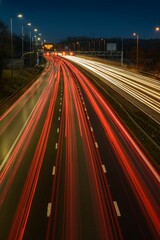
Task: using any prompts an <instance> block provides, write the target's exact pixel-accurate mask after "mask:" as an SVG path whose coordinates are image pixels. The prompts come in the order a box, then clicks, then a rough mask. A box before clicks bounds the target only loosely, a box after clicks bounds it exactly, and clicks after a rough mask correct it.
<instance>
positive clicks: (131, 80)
mask: <svg viewBox="0 0 160 240" xmlns="http://www.w3.org/2000/svg"><path fill="white" fill-rule="evenodd" d="M64 58H66V59H69V60H71V61H73V62H75V63H77V64H79V65H81V66H83V67H84V68H85V69H88V70H90V71H91V72H92V73H94V74H96V75H97V76H100V77H101V78H100V80H101V81H103V82H104V83H105V84H107V83H111V84H113V85H114V86H115V87H118V88H119V89H121V90H123V91H124V92H125V93H127V94H129V95H130V96H132V97H133V98H134V99H136V100H138V101H139V102H140V103H143V104H144V105H145V106H147V107H149V108H150V109H152V110H154V111H155V112H157V113H160V83H159V81H158V80H155V79H151V78H149V77H145V76H142V75H140V74H136V73H132V72H129V71H124V70H121V69H119V68H116V67H111V66H108V65H105V64H103V63H97V62H94V61H91V60H86V59H83V58H78V57H75V56H65V57H64ZM123 96H125V97H126V98H127V99H128V97H127V95H123ZM132 103H134V101H133V102H132ZM138 107H140V108H142V106H140V105H138ZM144 111H145V110H144ZM153 118H154V116H153Z"/></svg>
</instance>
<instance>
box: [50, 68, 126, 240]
mask: <svg viewBox="0 0 160 240" xmlns="http://www.w3.org/2000/svg"><path fill="white" fill-rule="evenodd" d="M64 75H67V76H69V73H68V72H67V74H64ZM67 81H69V83H67ZM64 83H65V85H66V88H65V89H66V91H64V92H65V96H64V99H65V104H64V105H63V106H64V108H63V110H62V113H63V117H62V120H63V119H64V120H63V123H64V126H63V125H62V127H61V129H62V130H63V131H62V130H61V131H62V134H60V136H61V138H60V140H59V143H60V144H59V143H58V149H59V151H58V153H59V158H58V160H57V162H58V163H59V165H60V166H63V164H64V167H58V166H59V165H58V166H56V169H58V170H59V169H60V170H59V171H61V173H60V172H59V171H58V170H57V171H56V173H57V174H58V176H57V178H56V179H57V184H56V183H55V182H54V183H53V186H54V188H53V192H52V198H51V201H50V202H51V203H52V206H53V209H52V210H51V211H52V214H51V218H49V223H48V229H47V238H46V239H52V238H57V239H59V238H63V239H79V237H80V236H81V235H83V239H88V237H89V236H90V237H93V236H94V237H96V239H104V238H105V239H107V238H108V236H109V238H110V239H121V233H120V229H119V227H118V226H117V225H118V223H117V220H116V219H117V217H116V215H115V209H114V208H113V203H112V202H110V197H111V196H110V194H109V191H108V192H107V191H104V185H105V186H107V185H106V182H105V180H104V178H103V171H102V167H101V164H100V159H99V157H98V156H99V155H98V153H97V152H98V150H97V145H96V144H95V141H94V140H93V136H92V134H91V130H90V128H89V126H88V122H87V121H88V120H87V118H86V117H85V116H84V113H85V111H86V109H85V108H84V109H83V111H82V107H83V102H81V100H80V99H81V98H80V97H79V94H78V92H77V88H76V86H74V85H75V84H74V82H73V81H72V77H71V76H70V77H69V80H68V79H66V78H64ZM67 84H68V85H67ZM73 97H74V101H73V100H72V99H73ZM73 103H74V104H73ZM75 109H76V111H75ZM62 120H61V121H62ZM76 122H78V126H77V124H76ZM76 126H77V127H76ZM64 134H65V136H66V137H65V139H64V136H63V135H64ZM79 136H80V138H79ZM81 145H82V147H81ZM62 146H64V147H62ZM77 146H78V149H77ZM79 147H80V148H79ZM64 149H65V153H64ZM64 154H65V155H64ZM64 159H65V161H64ZM63 161H64V163H63ZM79 163H80V164H84V165H80V166H81V168H82V167H83V166H84V167H83V168H84V169H83V172H82V173H81V172H80V171H79V168H80V167H79V168H78V167H77V166H78V165H79ZM77 170H78V172H77ZM76 173H77V174H78V176H77V174H76ZM63 174H64V180H62V179H63V178H62V176H63ZM81 174H82V175H83V177H82V175H81ZM84 174H85V175H86V177H85V179H86V183H85V186H87V189H88V190H86V188H85V187H84V181H83V180H84ZM77 178H78V181H77ZM87 179H88V181H87ZM79 183H82V185H81V187H80V185H79ZM61 184H62V185H61ZM57 185H58V186H57ZM88 186H89V187H88ZM102 186H103V187H102ZM75 187H76V188H75ZM79 187H80V188H81V191H82V192H81V191H80V190H79V189H77V188H79ZM106 188H107V187H106ZM61 189H62V191H61ZM63 189H64V190H63ZM74 189H75V191H74ZM105 190H106V189H105ZM57 192H58V194H57ZM106 192H107V193H106ZM77 194H78V196H77ZM57 195H58V196H57ZM106 195H107V196H106ZM62 198H64V200H62ZM81 199H82V200H83V204H82V205H81V203H80V201H81ZM88 199H90V207H89V208H88V211H87V212H86V211H85V212H84V209H86V208H84V201H85V202H86V204H87V203H88ZM102 199H103V200H102ZM61 204H62V205H61ZM79 204H80V210H81V211H82V212H81V211H80V212H79V211H78V212H77V210H78V209H79V207H78V206H79ZM87 206H89V205H87ZM61 211H62V213H61ZM82 213H83V214H84V215H85V218H86V222H85V223H86V224H83V221H82V218H83V220H84V215H83V214H82ZM81 214H82V216H81ZM79 215H80V216H79ZM104 219H105V220H104ZM113 219H114V220H113ZM52 221H53V223H52ZM88 221H90V224H88ZM95 223H96V224H95ZM52 225H53V231H52V233H51V226H52ZM59 226H61V228H59ZM82 226H83V227H82ZM86 226H87V227H86ZM95 226H96V228H95ZM90 227H92V231H91V232H90V231H89V229H90Z"/></svg>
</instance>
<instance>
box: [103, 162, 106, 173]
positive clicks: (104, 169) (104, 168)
mask: <svg viewBox="0 0 160 240" xmlns="http://www.w3.org/2000/svg"><path fill="white" fill-rule="evenodd" d="M102 169H103V172H104V173H106V172H107V171H106V167H105V166H104V164H102Z"/></svg>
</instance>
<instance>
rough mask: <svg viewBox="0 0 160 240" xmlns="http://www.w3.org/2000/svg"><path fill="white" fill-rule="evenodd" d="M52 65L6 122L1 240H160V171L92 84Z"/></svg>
mask: <svg viewBox="0 0 160 240" xmlns="http://www.w3.org/2000/svg"><path fill="white" fill-rule="evenodd" d="M46 58H47V61H48V62H47V66H46V69H45V70H44V72H43V73H42V75H41V76H40V77H39V78H38V79H37V81H36V82H35V83H34V84H33V85H32V86H31V87H30V88H29V89H28V90H27V91H26V92H25V93H24V94H23V95H22V96H21V97H20V98H19V99H18V100H17V101H16V102H15V103H14V104H13V105H12V106H11V107H10V108H9V109H8V110H7V111H6V112H4V113H3V114H2V115H1V117H0V119H1V128H0V133H1V139H0V149H1V151H0V164H1V166H0V168H1V179H0V181H1V182H0V186H1V188H0V239H1V240H17V239H18V240H20V239H24V240H32V239H33V240H50V239H56V240H61V239H65V240H80V239H82V240H88V239H92V240H104V239H107V240H112V239H113V240H115V239H128V240H132V239H133V240H137V239H146V240H152V239H154V240H155V239H157V240H158V239H159V238H160V224H159V220H160V219H159V218H160V205H159V201H160V197H159V196H160V188H159V186H160V184H159V183H160V176H159V174H158V172H157V171H156V170H155V169H154V167H153V166H152V165H151V163H150V159H148V157H147V156H145V154H144V153H143V152H142V150H141V149H140V148H139V147H138V145H137V144H136V143H135V141H134V140H133V139H132V137H131V136H130V135H129V133H128V132H127V130H126V128H125V126H124V125H123V124H122V122H121V120H120V119H119V118H118V116H117V115H116V113H115V112H114V111H113V109H112V108H111V107H110V106H109V104H108V103H107V101H106V100H105V98H104V97H103V96H102V94H101V93H100V92H99V91H98V90H97V89H96V87H95V86H94V85H93V84H92V83H91V82H90V80H89V79H88V78H86V77H85V76H84V75H83V74H82V73H81V72H80V71H79V70H78V69H77V68H76V67H75V66H74V65H72V64H71V63H70V62H68V61H67V60H66V59H64V58H61V57H59V56H57V57H54V56H53V57H52V56H46Z"/></svg>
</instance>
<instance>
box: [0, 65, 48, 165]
mask: <svg viewBox="0 0 160 240" xmlns="http://www.w3.org/2000/svg"><path fill="white" fill-rule="evenodd" d="M51 70H52V69H50V74H49V75H51V74H52V73H53V70H52V72H51ZM43 75H44V74H42V76H41V77H40V78H39V79H38V80H37V81H36V82H35V83H34V85H32V86H31V87H30V88H29V89H28V90H27V92H26V93H25V94H24V95H23V96H21V97H20V98H19V99H18V100H17V101H16V102H15V103H14V104H13V105H12V106H11V107H10V108H9V109H8V110H7V112H5V113H4V114H3V115H2V116H1V124H2V125H1V126H2V127H1V130H0V131H1V136H2V138H1V141H0V147H1V149H2V151H1V160H0V161H1V163H2V161H3V159H4V157H5V156H6V154H7V152H8V151H9V149H10V148H11V146H12V145H13V143H14V141H15V140H16V138H17V136H19V133H20V130H21V131H23V128H24V126H25V125H26V124H27V122H28V121H29V119H30V118H31V116H32V114H33V113H34V111H35V108H36V106H37V105H38V104H39V102H40V101H39V100H40V99H42V98H43V97H44V95H45V92H47V91H48V90H47V86H48V82H47V81H46V75H45V76H43ZM47 75H48V74H47ZM24 106H25V107H24ZM13 126H14V127H13ZM8 136H10V137H8Z"/></svg>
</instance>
